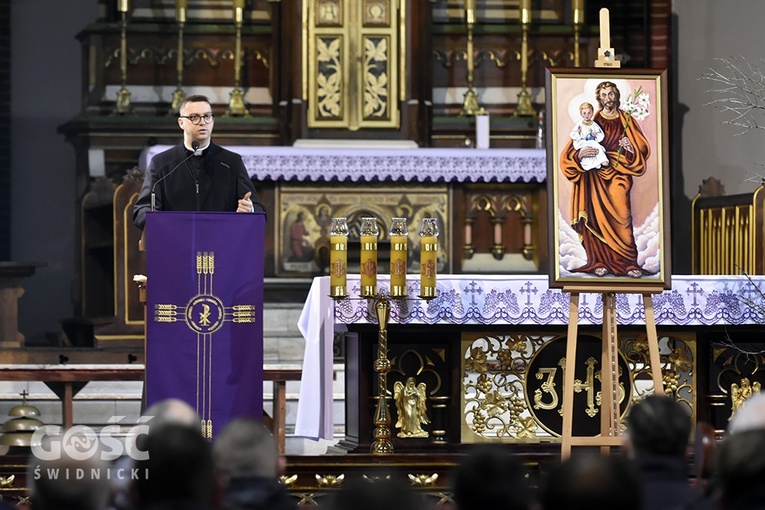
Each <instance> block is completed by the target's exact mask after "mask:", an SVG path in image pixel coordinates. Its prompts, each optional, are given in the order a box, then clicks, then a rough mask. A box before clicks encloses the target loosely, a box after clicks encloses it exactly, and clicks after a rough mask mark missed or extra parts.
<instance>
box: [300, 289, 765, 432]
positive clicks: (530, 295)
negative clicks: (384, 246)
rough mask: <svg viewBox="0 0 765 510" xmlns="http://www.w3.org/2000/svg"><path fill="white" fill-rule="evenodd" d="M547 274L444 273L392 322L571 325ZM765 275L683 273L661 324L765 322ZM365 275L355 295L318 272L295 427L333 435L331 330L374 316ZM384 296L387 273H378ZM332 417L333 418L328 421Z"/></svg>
mask: <svg viewBox="0 0 765 510" xmlns="http://www.w3.org/2000/svg"><path fill="white" fill-rule="evenodd" d="M548 281H549V279H548V276H547V275H480V276H478V275H443V276H439V280H438V284H437V285H438V297H437V298H435V299H432V300H430V301H425V300H421V299H407V300H391V315H390V322H391V323H399V324H471V325H480V324H483V325H487V326H502V325H566V324H568V312H569V295H568V294H567V293H563V292H562V291H561V290H560V289H551V288H549V287H548ZM407 283H408V285H407V287H408V294H409V295H410V296H417V295H418V294H419V279H417V278H414V277H412V278H410V279H409V280H408V281H407ZM763 284H765V277H763V276H753V277H751V278H747V277H744V276H700V275H676V276H673V277H672V288H671V289H670V290H666V291H664V292H662V293H661V294H656V295H654V296H653V306H654V312H655V316H656V325H657V326H664V325H671V326H698V325H712V324H726V325H742V324H765V315H764V314H763V311H762V310H758V309H757V307H755V308H752V307H750V306H748V305H747V304H746V301H750V302H758V301H759V300H760V299H761V298H762V294H761V293H760V292H759V290H758V287H759V288H760V289H763V288H765V287H763ZM359 287H360V285H359V276H358V275H348V294H349V296H350V298H347V299H343V300H339V301H333V300H332V299H331V298H329V277H328V276H324V277H318V278H315V279H314V282H313V285H312V286H311V290H310V292H309V294H308V298H307V299H306V302H305V305H304V306H303V313H302V315H301V318H300V324H299V326H300V330H301V332H302V333H303V336H304V338H305V340H306V348H305V358H304V360H303V379H302V382H301V385H300V400H299V402H298V424H297V427H296V434H297V435H299V436H304V437H311V438H318V437H321V438H325V439H331V438H332V424H331V409H332V391H331V388H332V334H333V331H334V328H335V327H340V328H345V324H354V323H375V322H376V316H375V315H374V310H373V307H371V306H370V303H369V301H368V300H366V299H363V298H361V297H359ZM378 289H379V292H380V294H381V295H383V296H387V295H388V278H387V276H384V275H380V276H379V277H378ZM579 301H580V302H579V320H578V322H579V324H580V325H582V324H594V325H600V324H602V321H603V304H602V299H601V295H600V294H598V293H592V294H581V295H580V299H579ZM642 301H643V298H642V295H640V294H618V295H617V299H616V307H617V312H616V315H617V320H618V323H619V324H624V325H629V324H645V310H644V308H643V302H642ZM763 305H764V306H765V303H764V304H763ZM327 422H329V425H327Z"/></svg>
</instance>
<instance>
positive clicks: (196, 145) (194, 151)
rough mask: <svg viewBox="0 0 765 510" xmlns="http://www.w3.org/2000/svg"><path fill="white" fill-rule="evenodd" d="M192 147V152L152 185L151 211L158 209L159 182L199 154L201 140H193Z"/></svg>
mask: <svg viewBox="0 0 765 510" xmlns="http://www.w3.org/2000/svg"><path fill="white" fill-rule="evenodd" d="M191 148H192V152H191V154H189V155H188V156H186V157H185V158H184V159H183V161H181V162H180V163H178V164H177V165H175V166H174V167H173V169H172V170H170V171H169V172H167V173H166V174H165V175H163V176H162V177H160V178H159V179H157V182H155V183H154V185H153V186H152V187H151V209H150V211H151V212H154V211H156V210H157V207H156V205H157V193H156V190H157V184H159V183H160V182H162V181H164V180H165V179H167V178H168V177H170V175H171V174H172V173H173V172H175V171H176V170H178V168H179V167H180V166H181V165H182V164H184V163H185V162H187V161H188V160H190V159H191V158H193V157H194V156H196V155H197V151H198V150H199V142H197V141H196V140H194V141H193V142H191Z"/></svg>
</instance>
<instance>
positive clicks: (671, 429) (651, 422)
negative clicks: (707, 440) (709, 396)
mask: <svg viewBox="0 0 765 510" xmlns="http://www.w3.org/2000/svg"><path fill="white" fill-rule="evenodd" d="M627 434H628V436H629V440H630V442H631V443H632V445H633V446H634V447H635V451H636V453H637V454H638V455H640V453H641V452H647V453H652V454H656V455H670V456H674V457H684V456H685V451H686V449H687V448H688V440H689V438H690V435H691V417H690V416H689V415H688V413H687V412H686V411H685V409H683V407H682V406H681V404H679V403H677V402H675V401H674V400H673V399H672V398H671V397H667V396H663V395H650V396H648V397H646V398H644V399H643V400H641V401H640V402H638V403H637V404H635V405H634V406H632V409H630V412H629V414H628V415H627Z"/></svg>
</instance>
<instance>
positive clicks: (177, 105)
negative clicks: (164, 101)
mask: <svg viewBox="0 0 765 510" xmlns="http://www.w3.org/2000/svg"><path fill="white" fill-rule="evenodd" d="M184 99H186V93H185V92H184V91H183V89H182V88H180V87H178V88H177V89H175V91H174V92H173V102H172V104H171V105H170V111H168V112H167V114H168V115H170V116H172V115H178V114H179V113H181V103H182V102H183V100H184Z"/></svg>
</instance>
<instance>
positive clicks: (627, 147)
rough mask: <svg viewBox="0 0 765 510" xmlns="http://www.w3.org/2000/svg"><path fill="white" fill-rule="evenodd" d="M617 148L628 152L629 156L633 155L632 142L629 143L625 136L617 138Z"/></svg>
mask: <svg viewBox="0 0 765 510" xmlns="http://www.w3.org/2000/svg"><path fill="white" fill-rule="evenodd" d="M619 147H621V148H622V149H624V150H625V151H627V152H629V153H630V154H635V148H634V147H632V142H630V139H629V138H627V137H626V136H624V137H622V138H619Z"/></svg>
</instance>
